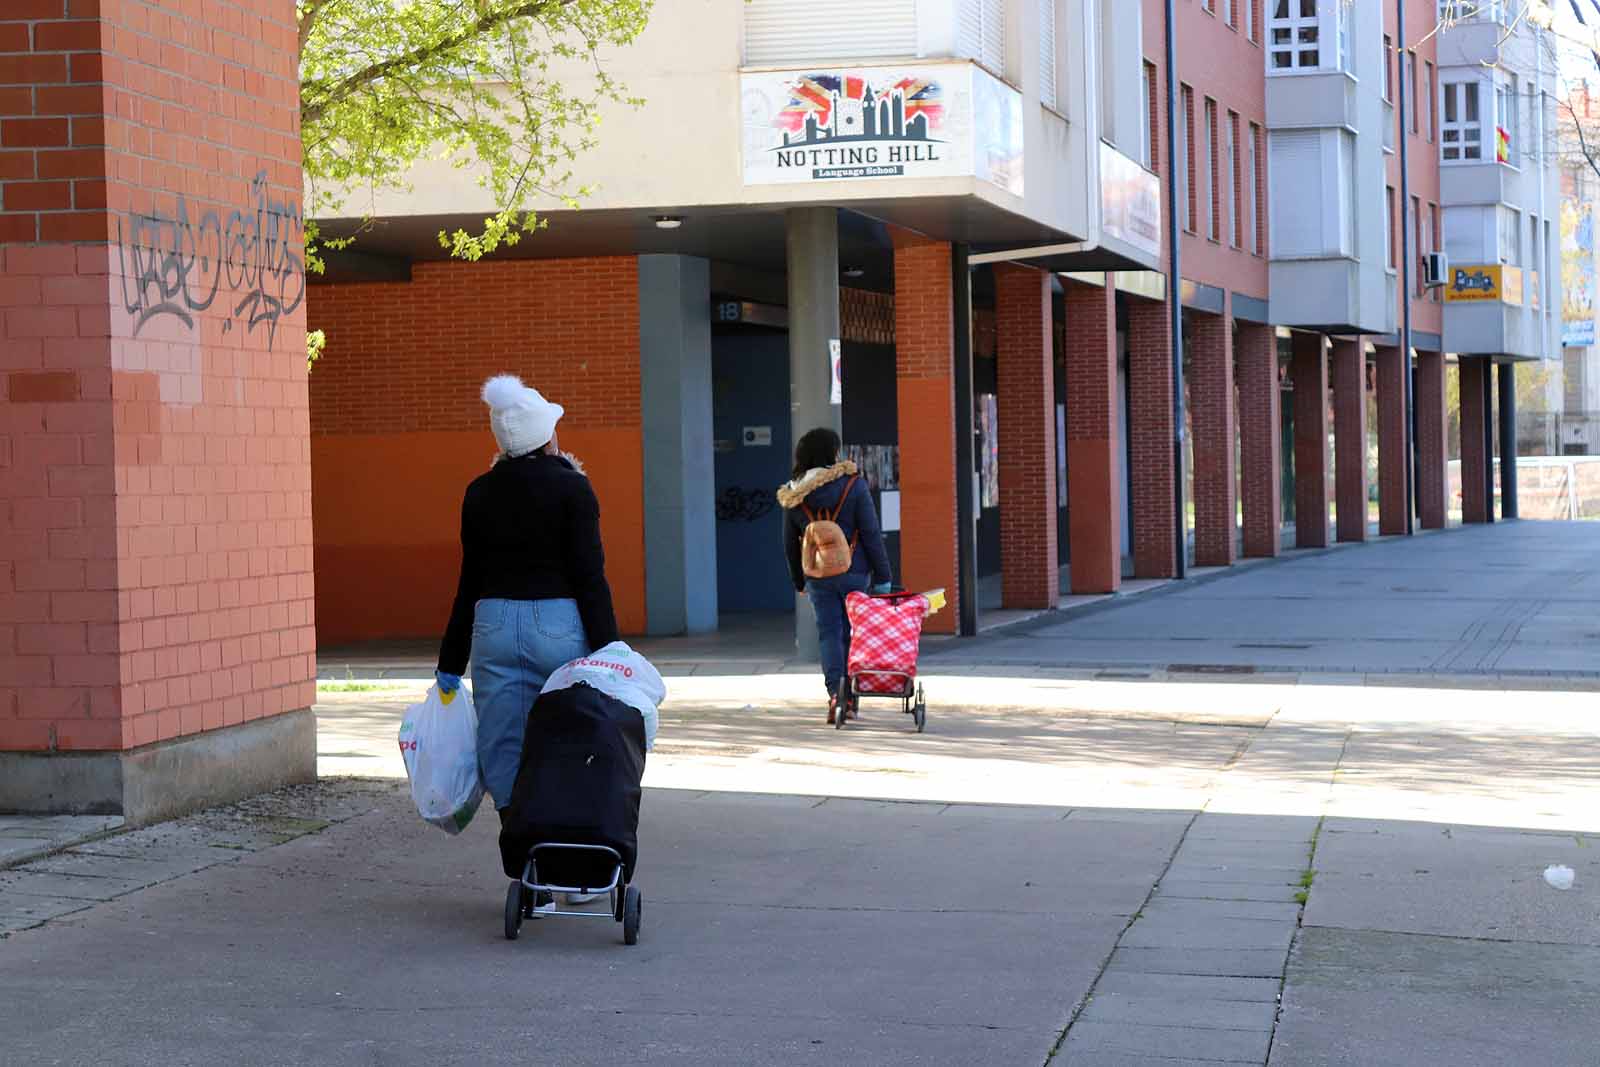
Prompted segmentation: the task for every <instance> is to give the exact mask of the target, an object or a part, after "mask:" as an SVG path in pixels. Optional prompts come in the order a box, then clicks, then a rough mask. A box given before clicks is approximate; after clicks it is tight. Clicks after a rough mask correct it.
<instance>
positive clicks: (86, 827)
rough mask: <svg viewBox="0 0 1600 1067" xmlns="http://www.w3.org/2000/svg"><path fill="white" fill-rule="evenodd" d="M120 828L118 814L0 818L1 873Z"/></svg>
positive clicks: (12, 816)
mask: <svg viewBox="0 0 1600 1067" xmlns="http://www.w3.org/2000/svg"><path fill="white" fill-rule="evenodd" d="M121 826H122V816H120V815H0V870H4V869H5V868H7V867H15V866H17V865H18V864H21V863H27V862H28V861H29V860H36V859H40V858H41V857H44V856H48V855H50V854H51V853H52V852H60V851H61V850H62V849H65V848H70V847H72V846H73V845H79V844H83V843H85V842H88V841H93V840H95V839H96V838H99V837H104V836H105V835H107V834H110V833H114V832H115V831H116V830H118V829H120V828H121Z"/></svg>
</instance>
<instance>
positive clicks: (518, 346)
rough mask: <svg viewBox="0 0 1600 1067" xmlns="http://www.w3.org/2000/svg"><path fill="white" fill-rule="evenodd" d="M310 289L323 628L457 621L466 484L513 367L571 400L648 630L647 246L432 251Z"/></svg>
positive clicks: (623, 617) (329, 633)
mask: <svg viewBox="0 0 1600 1067" xmlns="http://www.w3.org/2000/svg"><path fill="white" fill-rule="evenodd" d="M310 305H311V307H310V322H311V325H312V326H313V328H317V329H322V330H324V331H326V333H327V339H328V347H327V354H326V355H325V356H324V358H323V359H322V360H320V361H319V362H318V364H317V367H316V369H315V370H314V371H313V372H312V374H311V433H312V445H311V447H312V475H313V479H314V494H313V499H314V506H315V511H316V568H317V608H318V611H317V618H318V634H317V636H318V639H319V641H320V642H321V643H322V644H324V645H330V644H338V643H343V642H349V641H359V640H366V639H372V638H402V637H411V638H417V637H437V636H438V635H439V634H440V633H442V632H443V628H444V624H445V620H446V618H447V616H448V614H449V610H450V602H451V598H452V597H453V596H454V593H455V584H456V577H457V575H458V573H459V570H460V565H461V549H460V514H461V496H462V493H463V492H464V491H465V489H466V486H467V483H468V482H470V481H471V480H472V479H473V478H475V477H476V476H477V475H479V474H481V473H482V472H483V471H484V470H486V469H487V468H488V465H489V462H490V460H491V459H492V458H493V456H494V453H495V442H494V437H493V435H492V434H491V432H490V430H489V417H488V409H487V408H486V407H484V404H483V401H482V399H481V395H480V393H481V390H482V387H483V383H484V380H485V379H487V378H489V377H490V376H492V375H494V374H498V373H502V372H509V373H514V374H517V375H520V376H521V377H522V379H523V381H525V382H527V383H528V384H529V385H532V386H533V387H534V388H536V389H538V390H539V391H540V392H542V393H543V394H544V395H545V396H546V397H548V398H549V399H550V400H552V401H554V402H555V403H558V404H561V405H562V406H563V407H564V408H565V409H566V415H565V417H563V419H562V420H561V425H560V427H559V430H558V434H559V437H560V441H561V445H562V447H563V448H565V449H567V450H568V451H571V452H573V453H574V454H575V455H577V456H578V457H579V459H582V460H584V461H585V466H586V468H587V470H588V472H589V476H590V478H591V480H592V481H593V482H594V485H595V490H596V492H597V493H598V494H599V497H600V511H601V527H602V536H603V538H604V540H605V546H606V554H607V560H606V573H607V577H608V578H609V580H610V582H611V587H612V595H613V598H614V600H615V603H616V607H617V614H618V622H619V624H620V625H621V626H622V628H623V630H624V631H625V632H628V633H641V632H643V630H644V625H645V603H644V534H643V508H644V466H643V453H642V440H641V436H640V435H641V420H640V385H639V266H638V259H637V258H636V257H632V256H621V257H608V258H595V259H574V260H512V261H495V262H481V263H460V262H446V263H419V264H417V265H416V266H415V268H414V270H413V276H412V280H411V281H410V282H382V283H373V284H360V285H356V284H343V285H316V286H313V287H312V289H311V292H310Z"/></svg>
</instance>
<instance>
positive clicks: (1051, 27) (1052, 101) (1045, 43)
mask: <svg viewBox="0 0 1600 1067" xmlns="http://www.w3.org/2000/svg"><path fill="white" fill-rule="evenodd" d="M1039 103H1041V104H1043V105H1044V106H1045V107H1055V106H1056V0H1039Z"/></svg>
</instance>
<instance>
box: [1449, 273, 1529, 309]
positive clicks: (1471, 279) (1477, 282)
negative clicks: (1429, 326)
mask: <svg viewBox="0 0 1600 1067" xmlns="http://www.w3.org/2000/svg"><path fill="white" fill-rule="evenodd" d="M1444 299H1445V302H1446V303H1451V304H1460V303H1486V302H1492V303H1501V304H1517V305H1520V304H1521V303H1522V271H1520V270H1518V269H1517V268H1516V267H1507V266H1505V265H1503V264H1498V263H1496V264H1485V265H1482V266H1455V267H1451V268H1450V279H1449V281H1447V282H1446V283H1445V287H1444Z"/></svg>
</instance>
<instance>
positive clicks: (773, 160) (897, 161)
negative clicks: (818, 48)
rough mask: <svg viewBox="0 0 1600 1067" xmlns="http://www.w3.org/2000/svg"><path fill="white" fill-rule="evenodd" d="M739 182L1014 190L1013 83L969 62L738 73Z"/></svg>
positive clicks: (1016, 115)
mask: <svg viewBox="0 0 1600 1067" xmlns="http://www.w3.org/2000/svg"><path fill="white" fill-rule="evenodd" d="M741 90H742V98H743V112H744V181H745V184H746V185H777V184H788V183H811V182H826V181H834V180H841V179H863V178H866V179H879V178H945V177H977V178H982V179H984V180H986V181H989V182H992V183H994V184H995V185H997V186H999V187H1000V188H1002V189H1005V190H1006V191H1008V192H1011V193H1013V194H1015V195H1018V196H1020V195H1022V109H1021V97H1020V95H1019V94H1018V93H1017V92H1016V90H1014V89H1012V88H1010V87H1009V86H1007V85H1004V84H1003V83H1001V82H1000V81H998V80H996V79H995V78H993V77H991V76H989V75H988V74H987V73H985V72H984V71H982V70H979V69H978V68H976V67H974V66H972V65H971V64H961V63H942V64H915V65H911V66H904V67H862V68H855V67H852V68H837V69H828V70H811V71H760V72H752V73H746V74H744V75H742V76H741Z"/></svg>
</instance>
